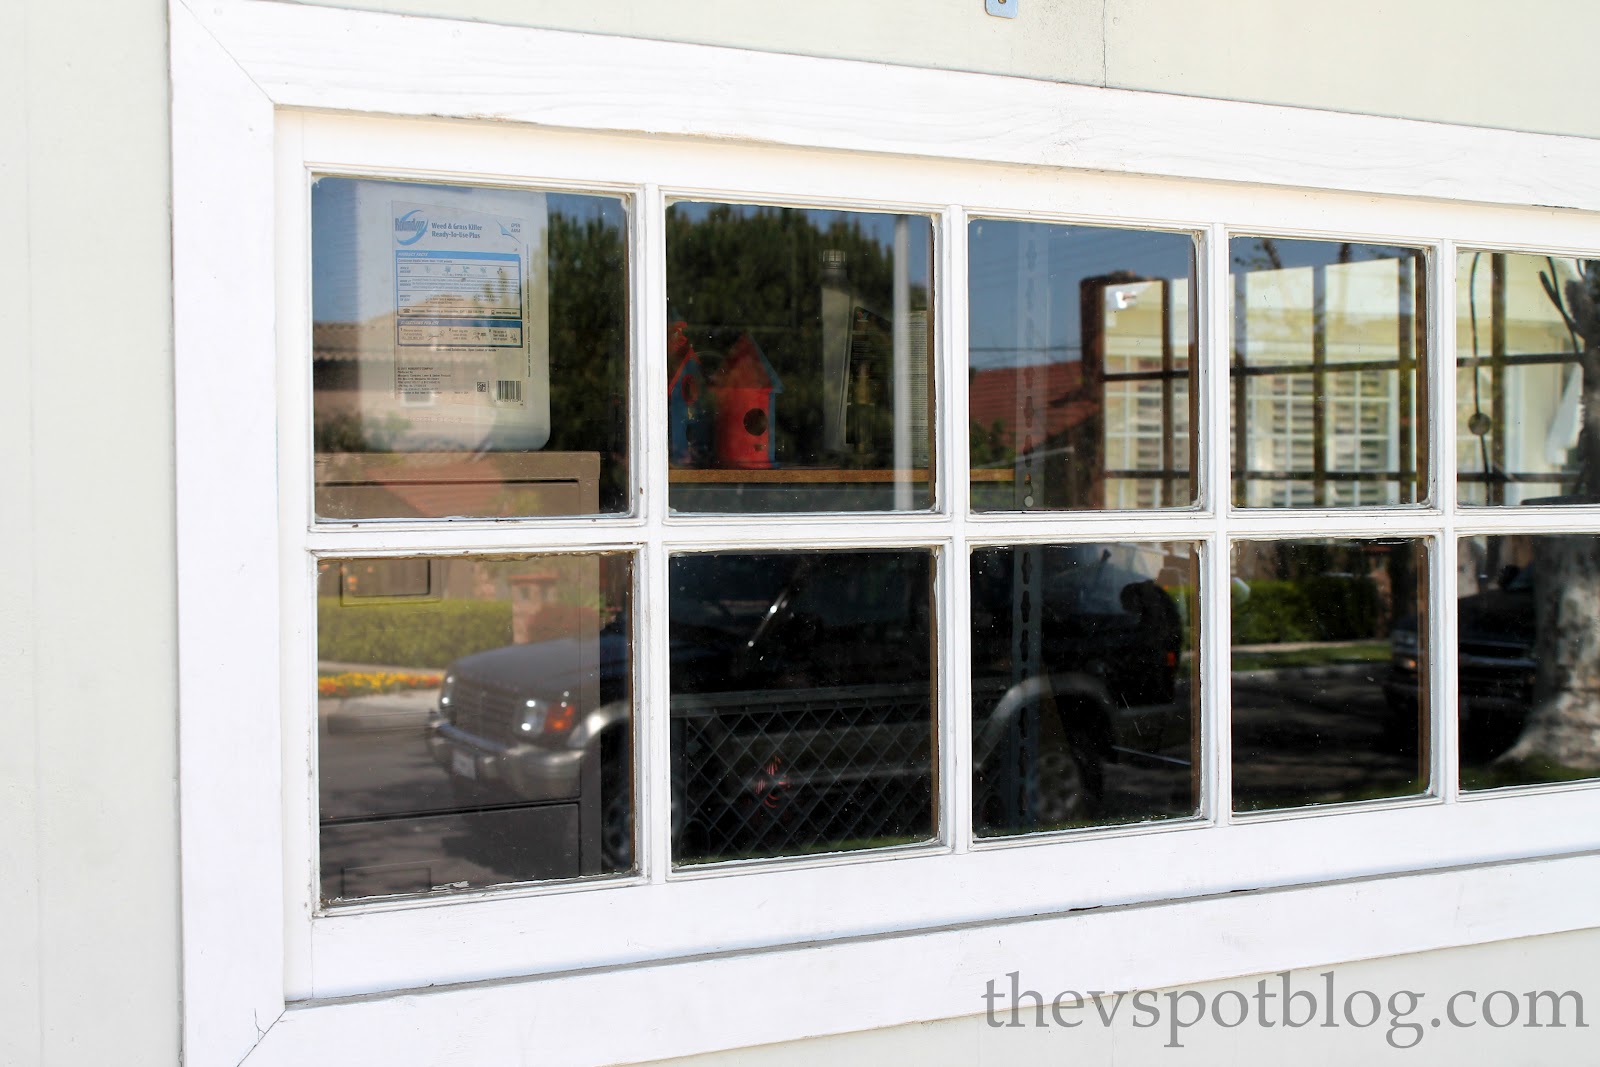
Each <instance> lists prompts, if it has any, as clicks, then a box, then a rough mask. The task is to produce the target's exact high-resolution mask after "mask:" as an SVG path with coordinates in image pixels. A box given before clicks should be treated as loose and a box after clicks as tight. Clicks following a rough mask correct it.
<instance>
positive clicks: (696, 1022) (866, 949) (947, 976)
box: [249, 852, 1600, 1067]
mask: <svg viewBox="0 0 1600 1067" xmlns="http://www.w3.org/2000/svg"><path fill="white" fill-rule="evenodd" d="M1597 879H1600V854H1596V853H1592V852H1591V853H1584V854H1581V855H1575V856H1566V857H1559V858H1553V859H1545V860H1540V861H1537V862H1532V863H1501V864H1492V863H1491V864H1480V865H1475V866H1471V867H1465V868H1458V869H1453V870H1448V871H1434V872H1429V873H1423V874H1408V875H1398V876H1393V877H1388V878H1377V879H1365V880H1356V881H1346V882H1332V883H1323V884H1319V885H1311V886H1303V887H1300V888H1296V889H1287V890H1265V891H1262V892H1258V893H1249V894H1236V893H1230V894H1220V895H1213V896H1205V897H1199V898H1193V899H1188V900H1184V901H1180V902H1157V903H1149V904H1135V905H1128V906H1123V907H1106V908H1101V909H1098V910H1096V911H1092V912H1080V913H1075V914H1056V915H1049V916H1041V917H1038V918H1019V919H1015V920H1010V921H1006V922H997V923H980V924H965V925H955V926H949V927H943V928H935V929H929V930H919V931H915V932H908V933H905V934H899V935H889V936H879V937H861V938H850V939H844V940H840V941H837V942H833V943H827V944H810V945H797V946H790V947H787V948H780V949H773V950H768V951H761V952H725V953H713V954H710V955H705V956H700V957H694V958H683V959H678V960H674V961H670V962H666V963H662V964H659V965H656V966H652V967H598V968H591V969H586V970H575V971H572V972H570V973H567V974H562V975H556V976H551V977H549V978H545V979H533V980H524V981H505V982H482V983H476V984H473V985H467V986H457V987H454V988H448V989H438V990H423V991H418V992H411V993H399V994H394V995H390V996H380V997H364V998H358V999H354V1000H349V1001H337V1002H329V1003H314V1004H306V1005H298V1006H295V1007H293V1008H291V1009H290V1010H289V1011H288V1012H287V1013H286V1014H285V1015H284V1018H283V1020H282V1021H281V1022H280V1023H279V1024H278V1025H277V1026H276V1027H274V1028H273V1030H272V1032H271V1033H270V1034H269V1035H268V1037H267V1040H266V1041H265V1042H263V1044H262V1046H261V1048H260V1049H259V1050H258V1051H257V1054H256V1055H254V1056H252V1057H251V1059H250V1061H249V1062H250V1064H251V1067H301V1065H302V1064H306V1063H314V1062H330V1060H331V1057H330V1056H329V1055H328V1050H330V1049H346V1050H359V1062H363V1063H373V1064H383V1065H384V1067H478V1065H479V1064H484V1063H514V1062H524V1061H526V1062H538V1063H540V1064H549V1065H551V1067H566V1065H572V1067H578V1065H593V1064H608V1063H629V1062H634V1061H636V1060H643V1059H656V1058H665V1057H669V1056H683V1055H692V1054H695V1053H703V1052H713V1051H719V1050H722V1049H732V1048H739V1047H742V1046H746V1045H752V1044H757V1043H763V1042H775V1041H785V1040H794V1039H799V1038H804V1037H811V1036H816V1035H820V1034H834V1033H845V1032H849V1031H853V1030H865V1029H871V1028H876V1027H882V1026H893V1025H896V1024H901V1023H910V1022H917V1021H920V1020H931V1019H940V1018H951V1017H957V1016H964V1015H975V1014H979V1013H981V1012H982V1011H983V1010H984V1002H983V1000H982V999H981V998H982V994H983V992H984V990H985V986H986V983H987V982H989V981H990V980H994V981H996V983H997V986H998V987H999V988H1001V989H1005V988H1007V986H1006V978H1005V976H1006V975H1007V974H1008V973H1009V972H1011V971H1017V972H1020V975H1021V978H1022V980H1023V982H1024V983H1025V987H1026V988H1032V989H1036V990H1039V991H1041V992H1043V994H1044V997H1045V1000H1046V1002H1047V1003H1048V1001H1049V1000H1050V998H1051V997H1053V996H1054V995H1056V994H1057V993H1059V992H1061V991H1063V990H1068V989H1075V990H1089V989H1099V990H1107V991H1115V990H1133V989H1141V988H1143V989H1150V988H1159V987H1171V986H1177V985H1184V984H1190V983H1197V982H1201V981H1206V980H1209V979H1213V978H1216V977H1218V976H1220V975H1228V976H1235V975H1249V974H1270V973H1273V972H1277V971H1282V970H1288V969H1294V968H1305V967H1321V966H1323V965H1326V964H1331V963H1337V962H1342V961H1350V960H1358V959H1364V958H1370V957H1374V956H1384V955H1393V954H1398V953H1408V952H1425V951H1429V950H1432V949H1441V948H1450V947H1454V946H1458V945H1463V944H1477V943H1481V942H1487V941H1495V940H1503V939H1508V938H1513V937H1526V936H1530V935H1534V934H1543V933H1557V932H1561V931H1565V930H1572V929H1580V928H1585V927H1590V926H1595V925H1600V898H1597V897H1596V896H1595V894H1594V893H1593V891H1592V890H1593V886H1594V885H1595V883H1596V880H1597ZM1442 902H1448V903H1449V907H1441V906H1440V904H1441V903H1442ZM1290 931H1293V932H1294V936H1292V937H1287V936H1285V935H1286V934H1288V932H1290Z"/></svg>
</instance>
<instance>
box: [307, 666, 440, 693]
mask: <svg viewBox="0 0 1600 1067" xmlns="http://www.w3.org/2000/svg"><path fill="white" fill-rule="evenodd" d="M443 681H444V679H443V678H442V677H441V676H440V675H437V674H410V673H403V672H400V671H340V672H339V673H338V674H324V675H322V676H321V677H319V678H318V679H317V695H318V696H322V697H356V696H370V695H372V694H374V693H393V692H395V691H396V690H399V689H437V688H439V685H440V684H441V683H442V682H443Z"/></svg>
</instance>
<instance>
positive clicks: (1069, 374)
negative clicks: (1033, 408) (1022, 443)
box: [967, 360, 1101, 439]
mask: <svg viewBox="0 0 1600 1067" xmlns="http://www.w3.org/2000/svg"><path fill="white" fill-rule="evenodd" d="M1022 373H1023V372H1022V370H1021V369H1020V368H1015V367H995V368H990V369H988V370H980V371H978V372H977V373H976V374H974V375H973V376H972V385H971V387H970V390H969V393H968V401H967V412H968V418H969V419H970V420H971V421H972V422H973V423H974V424H976V425H978V426H981V427H983V428H985V429H988V428H989V427H992V426H993V425H994V424H995V423H997V422H998V423H999V424H1000V425H1001V427H1002V428H1005V429H1010V428H1012V427H1013V425H1014V424H1016V423H1017V421H1018V418H1017V416H1018V412H1017V400H1018V392H1019V390H1020V388H1021V386H1022ZM1033 379H1034V385H1033V388H1034V391H1035V392H1036V393H1037V394H1038V395H1039V397H1040V398H1041V399H1042V401H1043V407H1044V412H1045V433H1044V436H1045V437H1046V438H1047V439H1048V438H1054V437H1056V436H1058V435H1059V434H1062V433H1065V432H1066V431H1067V430H1068V429H1070V428H1071V427H1073V426H1076V425H1078V424H1079V423H1081V422H1083V421H1084V420H1085V419H1090V418H1093V417H1095V416H1096V415H1098V414H1099V413H1100V408H1101V402H1100V397H1099V396H1097V395H1094V394H1093V393H1091V392H1090V391H1089V390H1087V389H1086V388H1085V387H1084V383H1083V363H1082V362H1081V361H1078V360H1073V361H1071V362H1063V363H1046V364H1043V365H1041V366H1038V367H1035V368H1033Z"/></svg>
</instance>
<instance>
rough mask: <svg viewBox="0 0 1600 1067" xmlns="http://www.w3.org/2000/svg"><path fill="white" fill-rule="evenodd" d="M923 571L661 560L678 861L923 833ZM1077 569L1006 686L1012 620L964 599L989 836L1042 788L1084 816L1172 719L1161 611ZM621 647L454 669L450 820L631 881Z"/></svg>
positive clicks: (1031, 805)
mask: <svg viewBox="0 0 1600 1067" xmlns="http://www.w3.org/2000/svg"><path fill="white" fill-rule="evenodd" d="M1046 551H1050V552H1054V551H1058V550H1056V549H1047V550H1046ZM982 555H983V553H981V552H980V553H978V554H977V557H975V568H976V567H977V566H978V565H979V564H978V562H977V560H978V559H979V558H981V557H982ZM931 569H932V557H931V555H930V554H928V553H926V552H920V551H902V552H889V551H875V552H830V553H810V554H806V553H771V554H731V553H726V554H706V555H686V556H679V557H676V558H675V559H674V560H673V562H672V568H671V571H670V583H671V600H670V603H669V612H668V615H669V619H670V629H669V642H670V653H669V654H670V670H671V680H670V684H671V693H672V697H671V716H670V722H671V727H670V749H671V756H672V758H671V765H672V772H671V786H672V793H673V838H674V853H675V855H677V856H679V857H680V858H686V859H690V860H693V859H695V858H706V859H711V858H735V857H739V856H747V855H758V854H773V853H792V852H795V851H813V850H817V849H819V848H830V847H832V848H837V847H841V846H843V845H844V844H845V843H847V842H852V841H866V840H871V841H876V842H883V841H887V840H892V839H902V840H903V839H908V838H913V839H916V838H924V837H926V836H928V835H929V834H930V833H931V832H932V826H933V810H934V807H933V798H932V782H933V768H934V763H935V756H934V753H935V746H934V743H933V742H934V736H935V730H934V722H933V711H932V709H933V708H934V706H935V703H934V700H933V693H934V691H935V686H936V678H935V670H934V643H933V640H932V631H931V621H930V618H931V613H930V604H929V598H930V595H931V590H932V588H933V583H932V581H931V573H930V572H931ZM1077 570H1079V571H1082V572H1083V573H1084V574H1085V575H1087V578H1086V580H1082V581H1079V582H1078V583H1077V585H1076V586H1074V585H1073V581H1072V580H1071V579H1070V577H1069V578H1067V579H1061V580H1058V582H1057V585H1056V587H1055V588H1052V587H1051V586H1050V584H1049V583H1047V584H1046V586H1045V588H1044V589H1043V590H1042V594H1043V595H1042V597H1041V599H1042V600H1043V604H1044V606H1043V610H1042V611H1041V613H1040V616H1039V620H1038V626H1039V628H1040V634H1039V641H1040V647H1041V656H1040V662H1041V663H1042V664H1043V666H1044V668H1045V669H1044V670H1043V671H1039V670H1031V671H1030V670H1025V669H1024V670H1018V669H1014V661H1013V658H1012V651H1013V650H1012V648H1011V640H1010V637H1009V636H1006V635H1004V634H1002V632H1001V631H1002V630H1005V629H1006V627H1004V626H996V625H987V624H986V620H991V618H992V619H993V620H998V619H1000V618H1001V617H1002V616H1003V618H1004V621H1005V622H1006V623H1007V624H1009V623H1010V621H1011V617H1012V616H1011V611H1012V609H1011V608H1010V607H1009V606H1007V605H1008V603H1009V601H1010V590H1009V586H1008V585H1007V581H1006V575H1005V574H998V572H997V575H996V577H995V580H993V581H987V582H985V581H978V582H976V583H975V587H976V588H977V589H981V590H984V591H985V592H984V596H983V598H982V601H983V602H982V603H981V604H980V603H975V604H974V616H975V625H974V639H973V659H974V673H975V675H976V677H975V678H974V705H975V706H977V707H978V708H979V709H980V715H979V719H978V721H976V722H975V723H974V752H975V755H976V758H977V763H978V771H979V775H980V788H981V789H982V788H987V789H988V790H989V791H990V793H991V794H992V795H994V796H995V797H997V798H999V797H1007V796H1009V798H1010V799H1011V800H1013V801H1014V800H1015V798H1016V797H1017V796H1018V795H1021V797H1022V802H1021V803H1020V804H1018V803H1014V802H1013V803H1011V804H1010V805H1009V807H1008V805H1007V804H1006V803H1003V802H999V801H998V800H997V801H996V806H995V808H994V814H993V820H998V821H1002V822H1003V821H1006V820H1009V821H1010V822H1011V823H1012V824H1015V823H1016V822H1017V821H1018V820H1022V821H1025V822H1026V823H1027V824H1028V825H1035V824H1042V823H1049V822H1052V821H1054V822H1058V823H1059V822H1063V821H1067V820H1068V819H1070V818H1071V817H1072V812H1071V811H1069V810H1067V808H1068V807H1070V802H1071V801H1072V798H1062V797H1061V796H1060V790H1067V791H1076V792H1077V793H1079V794H1081V796H1080V797H1079V798H1078V802H1079V803H1082V802H1083V798H1089V799H1090V800H1091V801H1092V799H1093V797H1094V795H1095V794H1097V793H1098V789H1099V769H1100V767H1101V764H1102V763H1103V762H1104V761H1106V760H1108V759H1115V758H1117V757H1118V753H1119V752H1120V751H1121V750H1122V749H1123V747H1125V745H1127V744H1137V743H1138V742H1139V741H1140V740H1141V739H1145V740H1149V739H1151V738H1153V737H1154V736H1155V735H1156V734H1157V733H1159V730H1160V728H1161V727H1160V725H1159V724H1156V725H1152V724H1151V723H1150V721H1149V718H1150V716H1149V715H1148V714H1143V715H1141V714H1139V712H1140V710H1141V709H1142V708H1143V706H1144V705H1158V704H1160V705H1170V704H1171V701H1172V698H1173V692H1174V684H1173V679H1174V676H1175V673H1176V668H1177V660H1178V650H1179V643H1180V640H1181V625H1180V623H1179V620H1178V614H1177V611H1176V608H1175V607H1174V605H1173V603H1172V600H1171V598H1170V597H1169V596H1168V595H1167V594H1166V593H1165V592H1163V591H1162V590H1160V589H1159V588H1158V587H1156V586H1155V585H1154V584H1153V583H1150V582H1148V581H1141V580H1140V578H1139V576H1138V575H1135V574H1132V573H1131V572H1128V571H1126V570H1122V569H1119V568H1114V567H1107V566H1105V564H1104V560H1101V561H1100V565H1099V566H1098V567H1090V568H1078V569H1077ZM1006 573H1007V574H1009V572H1006ZM628 630H629V626H628V622H627V620H626V619H625V618H624V619H618V620H614V621H613V622H612V623H610V624H609V625H607V626H605V627H603V628H602V629H600V630H599V632H598V634H591V635H590V636H589V637H588V638H587V639H584V638H580V637H572V638H562V639H558V640H551V641H543V642H538V643H535V644H527V645H512V646H508V647H505V648H499V649H493V650H491V651H488V652H482V653H478V654H476V655H471V656H466V657H463V658H461V659H459V660H457V661H456V662H455V663H453V664H451V666H450V667H449V669H448V671H447V674H446V679H445V683H444V687H443V689H442V690H441V695H440V709H439V715H438V718H437V719H436V721H435V722H434V724H433V727H432V731H431V734H430V741H429V744H430V747H431V749H432V751H433V755H434V758H435V759H436V760H437V761H438V762H439V763H440V764H441V765H443V766H444V767H446V768H448V769H449V770H450V772H451V774H452V780H453V781H454V782H455V783H456V785H457V787H458V796H460V797H461V798H462V800H463V803H464V804H466V805H469V806H474V807H484V808H494V807H498V806H500V805H505V804H530V803H531V804H544V805H553V806H559V805H565V806H568V807H569V810H570V817H571V818H572V819H573V820H574V821H575V824H576V826H575V828H576V832H577V834H578V837H579V849H578V851H579V856H580V860H579V869H577V870H574V871H573V873H574V874H576V873H591V872H594V871H598V870H606V869H617V868H619V867H625V866H627V865H629V864H630V863H631V855H632V852H631V838H632V825H631V818H630V812H631V785H630V780H629V779H630V774H629V768H630V766H631V763H632V760H631V758H630V743H631V742H630V735H631V731H630V730H629V728H628V727H629V721H630V711H629V709H630V707H631V701H630V700H629V699H628V676H629V655H628V643H629V637H628ZM1144 710H1145V711H1148V710H1149V709H1144ZM1162 710H1163V711H1170V708H1163V709H1162ZM1052 735H1054V736H1055V738H1056V743H1055V744H1054V746H1053V747H1052V746H1051V745H1050V744H1048V742H1049V741H1050V739H1051V737H1052ZM1041 738H1043V741H1041ZM1019 759H1020V760H1021V762H1020V763H1019V762H1018V760H1019ZM1019 784H1020V789H1021V793H1020V794H1019V792H1018V790H1019ZM1052 786H1055V787H1057V790H1058V791H1057V793H1056V794H1055V795H1054V797H1053V798H1052V796H1051V795H1050V794H1049V790H1050V788H1051V787H1052ZM1008 790H1009V793H1008ZM1064 805H1066V807H1064ZM1008 811H1009V813H1010V814H1009V815H1007V814H1006V813H1007V812H1008ZM993 820H991V821H993ZM585 842H589V843H593V842H598V843H599V845H598V848H596V847H595V846H594V845H593V844H587V845H586V844H585Z"/></svg>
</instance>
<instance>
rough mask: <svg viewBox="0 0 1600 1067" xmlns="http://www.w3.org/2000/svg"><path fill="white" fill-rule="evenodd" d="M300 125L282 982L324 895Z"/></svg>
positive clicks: (279, 318)
mask: <svg viewBox="0 0 1600 1067" xmlns="http://www.w3.org/2000/svg"><path fill="white" fill-rule="evenodd" d="M303 133H304V129H303V123H302V122H301V120H300V117H299V116H290V115H285V116H282V117H280V119H279V120H278V122H277V124H276V136H277V138H278V143H279V153H278V156H277V170H278V173H277V175H276V178H277V187H278V188H277V204H276V211H277V220H276V231H277V236H278V241H279V246H278V256H277V262H276V264H275V266H276V284H275V294H276V300H277V304H276V308H275V311H276V317H275V318H276V326H277V338H276V341H277V346H276V351H277V358H278V362H277V368H276V370H277V375H276V377H277V388H278V410H277V412H276V416H277V420H278V421H277V427H278V440H277V445H278V471H279V479H280V483H281V484H280V486H279V492H278V530H279V536H278V567H279V569H278V573H279V575H280V576H281V580H280V582H279V587H278V602H279V606H280V608H279V610H280V611H281V612H282V616H283V624H282V626H281V629H280V634H281V641H282V645H281V654H280V661H279V663H278V664H277V667H278V673H279V701H280V703H279V706H280V709H281V714H282V723H281V729H282V735H281V736H282V757H281V758H282V764H281V766H282V774H283V805H284V818H285V823H286V827H287V832H286V833H285V834H284V835H283V842H284V853H283V859H284V866H283V893H284V927H283V929H284V946H283V947H284V985H285V987H286V989H288V990H291V991H293V992H296V993H298V992H302V991H304V990H306V989H309V988H310V987H311V985H312V952H311V938H310V934H311V920H312V917H313V916H314V915H315V914H316V911H317V906H318V903H319V892H318V880H319V879H318V874H319V871H318V853H319V847H318V827H317V818H318V811H317V803H318V800H317V773H318V772H317V759H318V748H317V711H316V708H317V704H316V677H317V667H316V664H317V649H316V641H317V639H316V618H317V586H316V579H315V574H316V569H315V564H314V562H313V561H312V560H311V559H310V558H309V557H308V556H307V554H306V550H305V545H304V543H303V541H302V538H301V537H300V536H299V533H300V532H301V531H304V530H305V528H306V523H307V521H308V520H309V518H310V515H311V511H312V504H311V500H312V494H311V480H312V473H311V472H312V457H311V449H310V441H311V422H312V419H311V314H312V312H311V271H310V264H311V241H310V235H311V176H310V174H309V173H308V171H307V170H306V168H305V165H304V162H303V152H302V151H301V149H302V147H303V140H302V138H303Z"/></svg>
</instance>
